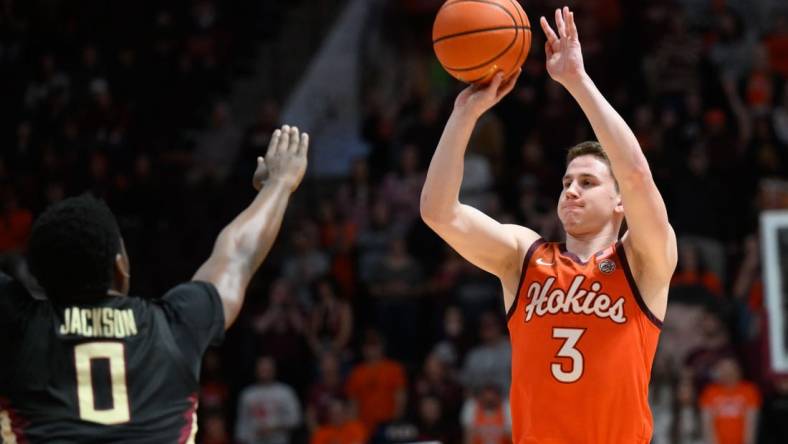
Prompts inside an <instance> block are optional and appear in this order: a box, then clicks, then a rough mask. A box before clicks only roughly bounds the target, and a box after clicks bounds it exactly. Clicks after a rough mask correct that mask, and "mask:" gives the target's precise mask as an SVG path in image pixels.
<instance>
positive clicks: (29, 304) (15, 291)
mask: <svg viewBox="0 0 788 444" xmlns="http://www.w3.org/2000/svg"><path fill="white" fill-rule="evenodd" d="M41 302H42V301H39V300H36V299H34V298H33V296H32V295H31V294H30V292H29V291H28V290H27V289H26V288H25V286H24V285H22V283H21V282H19V281H18V280H17V279H14V278H13V277H11V276H9V275H7V274H5V273H3V272H0V317H2V319H6V318H9V317H13V318H21V317H24V316H25V315H26V314H27V312H29V311H31V310H33V309H34V307H36V306H37V305H39V304H40V303H41Z"/></svg>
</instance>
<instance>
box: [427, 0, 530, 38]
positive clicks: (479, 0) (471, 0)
mask: <svg viewBox="0 0 788 444" xmlns="http://www.w3.org/2000/svg"><path fill="white" fill-rule="evenodd" d="M460 3H483V4H487V5H492V6H495V7H496V8H498V9H500V10H501V11H503V12H505V13H506V15H508V16H509V18H510V19H512V27H517V26H519V25H518V24H517V20H515V18H514V15H512V13H511V12H509V10H508V9H506V8H504V7H503V5H499V4H498V3H495V2H492V1H490V0H457V1H455V2H452V3H446V4H444V5H443V6H441V8H440V10H438V13H440V11H441V10H442V9H443V8H446V7H448V6H454V5H459V4H460ZM443 37H444V36H440V37H438V38H437V39H435V40H440V39H442V38H443Z"/></svg>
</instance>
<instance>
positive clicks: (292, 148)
mask: <svg viewBox="0 0 788 444" xmlns="http://www.w3.org/2000/svg"><path fill="white" fill-rule="evenodd" d="M308 150H309V134H307V133H299V131H298V128H296V127H290V126H288V125H283V126H282V129H278V130H276V131H274V134H273V136H271V142H270V143H269V144H268V152H267V153H266V154H265V158H263V157H258V158H257V170H256V171H255V173H254V178H253V179H252V184H253V185H254V188H255V189H256V190H257V191H260V189H262V187H263V184H264V183H265V182H267V181H269V180H279V181H282V182H284V183H285V184H286V185H287V186H288V187H289V188H290V190H291V191H295V189H296V188H298V185H299V184H300V183H301V180H302V179H303V178H304V172H305V171H306V163H307V161H306V157H307V152H308Z"/></svg>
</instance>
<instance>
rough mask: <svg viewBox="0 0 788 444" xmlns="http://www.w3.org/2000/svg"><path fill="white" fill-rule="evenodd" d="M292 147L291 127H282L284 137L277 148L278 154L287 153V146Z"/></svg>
mask: <svg viewBox="0 0 788 444" xmlns="http://www.w3.org/2000/svg"><path fill="white" fill-rule="evenodd" d="M288 145H290V125H282V135H281V136H280V137H279V145H278V146H277V147H276V152H277V153H282V152H285V151H287V146H288Z"/></svg>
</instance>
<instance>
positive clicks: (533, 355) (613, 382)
mask: <svg viewBox="0 0 788 444" xmlns="http://www.w3.org/2000/svg"><path fill="white" fill-rule="evenodd" d="M508 325H509V335H510V338H511V341H512V386H511V392H510V403H511V407H512V437H513V439H514V443H515V444H536V443H538V444H578V443H583V444H593V443H599V444H647V443H648V442H650V440H651V434H652V429H653V424H652V418H651V411H650V409H649V405H648V383H649V376H650V374H651V363H652V361H653V359H654V353H655V351H656V348H657V341H658V339H659V333H660V329H661V327H662V323H661V322H660V321H659V320H658V319H657V318H656V317H655V316H654V315H653V314H652V313H651V312H650V311H649V309H648V307H647V306H646V304H645V302H644V301H643V299H642V298H641V296H640V293H639V292H638V290H637V287H636V285H635V281H634V279H633V277H632V273H631V271H630V270H629V265H628V263H627V259H626V256H625V254H624V247H623V245H622V244H621V242H617V243H616V244H615V245H613V246H611V247H609V248H607V249H605V250H603V251H601V252H599V253H597V254H596V255H595V256H593V257H592V258H591V259H589V261H588V262H586V263H583V262H581V261H580V259H579V258H578V257H577V256H575V255H574V254H572V253H570V252H567V251H566V250H565V248H564V246H563V244H557V243H546V242H544V241H543V240H541V239H540V240H538V241H536V242H535V243H534V245H532V246H531V247H530V249H529V250H528V253H527V254H526V257H525V260H524V261H523V270H522V276H521V278H520V286H519V288H518V290H517V294H516V296H515V300H514V302H513V304H512V306H511V308H510V309H509V313H508Z"/></svg>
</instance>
